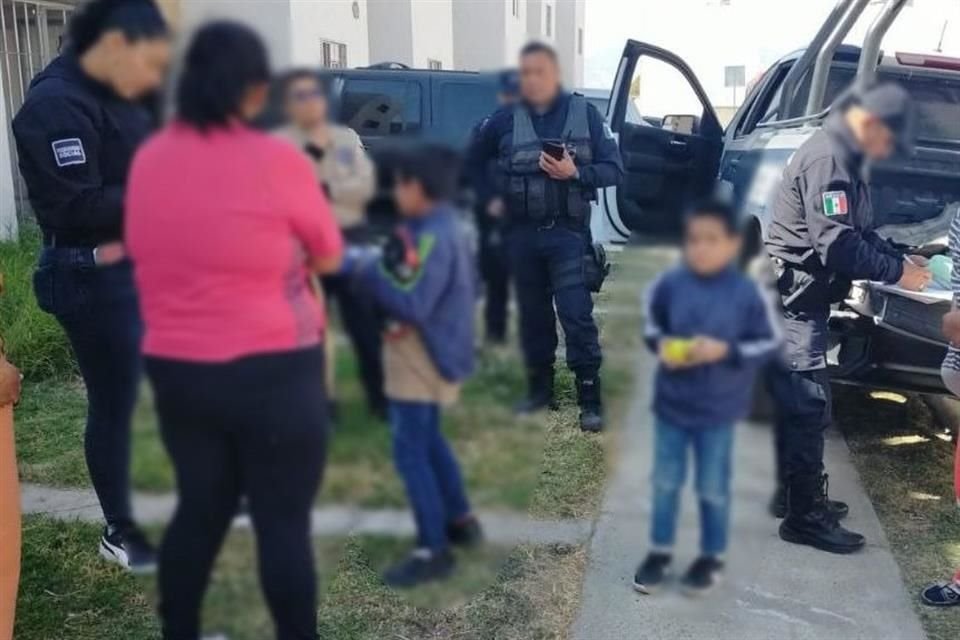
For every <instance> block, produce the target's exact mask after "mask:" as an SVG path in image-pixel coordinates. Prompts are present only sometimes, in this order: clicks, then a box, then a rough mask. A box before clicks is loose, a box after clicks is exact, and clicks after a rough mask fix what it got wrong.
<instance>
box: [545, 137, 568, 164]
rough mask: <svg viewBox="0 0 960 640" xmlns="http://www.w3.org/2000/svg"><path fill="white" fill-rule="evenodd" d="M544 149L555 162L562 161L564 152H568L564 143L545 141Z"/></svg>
mask: <svg viewBox="0 0 960 640" xmlns="http://www.w3.org/2000/svg"><path fill="white" fill-rule="evenodd" d="M542 147H543V152H544V153H545V154H547V155H548V156H550V157H551V158H553V159H554V160H562V159H563V152H564V151H566V147H565V146H564V145H563V143H562V142H556V141H554V140H544V141H543V142H542Z"/></svg>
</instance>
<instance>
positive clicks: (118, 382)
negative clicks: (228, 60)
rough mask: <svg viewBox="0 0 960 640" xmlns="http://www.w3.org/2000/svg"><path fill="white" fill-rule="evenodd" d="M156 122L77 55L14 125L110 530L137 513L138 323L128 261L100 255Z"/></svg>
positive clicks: (50, 70) (42, 85) (41, 288)
mask: <svg viewBox="0 0 960 640" xmlns="http://www.w3.org/2000/svg"><path fill="white" fill-rule="evenodd" d="M151 125H152V118H151V114H150V113H149V111H148V110H147V109H145V108H144V107H143V106H142V105H140V104H137V103H133V102H129V101H127V100H124V99H122V98H120V97H119V96H117V95H116V94H114V93H113V92H112V91H111V90H110V89H109V88H108V87H106V86H104V85H101V84H99V83H97V82H96V81H94V80H93V79H91V78H90V77H88V76H87V75H86V74H84V72H83V71H82V69H81V68H80V65H79V62H78V60H77V58H76V56H75V55H73V54H72V53H69V52H68V53H65V54H63V55H61V56H60V57H58V58H56V59H55V60H54V61H53V62H51V63H50V65H49V66H48V67H47V68H46V69H44V70H43V71H42V72H41V73H40V74H39V75H37V77H36V78H35V79H34V80H33V82H32V83H31V85H30V91H29V93H28V94H27V97H26V100H25V102H24V105H23V107H22V108H21V109H20V111H19V112H18V113H17V115H16V117H15V118H14V120H13V134H14V138H15V140H16V144H17V150H18V154H19V158H20V171H21V173H22V175H23V178H24V181H25V182H26V185H27V190H28V194H29V197H30V203H31V205H32V206H33V211H34V213H35V214H36V218H37V222H38V223H39V225H40V228H41V229H42V231H43V250H42V252H41V254H40V259H39V264H38V267H37V271H36V273H35V275H34V289H35V293H36V296H37V302H38V303H39V306H40V308H41V309H43V310H44V311H46V312H47V313H50V314H53V315H54V316H55V317H56V319H57V320H58V322H59V323H60V324H61V326H62V327H63V328H64V331H65V332H66V335H67V337H68V339H69V340H70V343H71V345H72V346H73V349H74V352H75V353H76V356H77V363H78V365H79V367H80V372H81V374H82V375H83V378H84V381H85V383H86V387H87V395H88V400H89V407H88V414H87V429H86V435H85V445H86V457H87V466H88V468H89V470H90V477H91V480H92V482H93V485H94V489H95V490H96V492H97V496H98V498H99V500H100V504H101V507H102V508H103V513H104V517H105V518H106V520H107V523H108V525H110V526H112V527H117V528H121V529H122V528H123V527H125V526H127V525H129V524H131V515H132V514H131V510H130V499H129V448H130V419H131V416H132V413H133V408H134V404H135V402H136V398H137V391H138V380H139V374H140V338H141V333H142V328H141V326H142V325H141V320H140V315H139V309H138V303H137V295H136V290H135V288H134V283H133V274H132V268H131V265H130V263H129V262H128V261H121V262H119V263H116V264H112V265H110V266H98V265H97V264H96V258H95V250H96V247H97V246H99V245H103V244H105V243H110V242H115V241H119V240H121V239H122V238H123V200H124V191H125V184H126V180H127V172H128V170H129V167H130V163H131V161H132V159H133V155H134V151H135V150H136V148H137V146H138V145H139V144H140V143H141V141H143V140H144V138H145V137H146V136H147V135H148V133H149V132H150V130H151ZM171 188H175V185H171Z"/></svg>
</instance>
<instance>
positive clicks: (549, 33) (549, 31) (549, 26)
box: [543, 4, 553, 38]
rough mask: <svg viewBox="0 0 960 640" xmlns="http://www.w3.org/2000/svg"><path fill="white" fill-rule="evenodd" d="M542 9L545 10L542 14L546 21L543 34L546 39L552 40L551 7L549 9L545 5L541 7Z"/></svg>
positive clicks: (547, 5)
mask: <svg viewBox="0 0 960 640" xmlns="http://www.w3.org/2000/svg"><path fill="white" fill-rule="evenodd" d="M543 8H544V9H545V11H544V13H545V15H546V19H547V24H546V27H545V29H544V33H546V34H547V37H548V38H552V37H553V7H551V6H550V5H549V4H546V5H544V6H543Z"/></svg>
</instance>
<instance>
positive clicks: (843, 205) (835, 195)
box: [823, 191, 849, 216]
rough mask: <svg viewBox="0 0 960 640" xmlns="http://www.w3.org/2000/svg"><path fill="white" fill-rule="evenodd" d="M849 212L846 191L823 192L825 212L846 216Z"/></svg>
mask: <svg viewBox="0 0 960 640" xmlns="http://www.w3.org/2000/svg"><path fill="white" fill-rule="evenodd" d="M848 212H849V207H848V206H847V192H846V191H826V192H824V194H823V213H824V215H827V216H845V215H847V213H848Z"/></svg>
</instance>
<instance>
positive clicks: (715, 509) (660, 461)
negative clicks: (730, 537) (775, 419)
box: [651, 419, 733, 556]
mask: <svg viewBox="0 0 960 640" xmlns="http://www.w3.org/2000/svg"><path fill="white" fill-rule="evenodd" d="M690 448H692V449H693V453H694V461H695V468H696V489H697V495H698V497H699V500H700V550H701V552H702V554H703V555H710V556H717V555H720V554H722V553H724V552H725V551H726V549H727V534H728V530H729V527H730V476H731V469H730V466H731V460H732V454H733V425H732V424H726V425H704V426H701V427H696V428H684V427H678V426H676V425H673V424H670V423H668V422H665V421H663V420H660V419H657V422H656V446H655V449H654V465H653V527H652V532H651V538H652V541H653V546H654V548H656V549H660V550H667V549H670V548H671V547H672V546H673V543H674V540H675V539H676V534H677V518H678V516H679V509H680V492H681V490H682V489H683V485H684V482H685V481H686V478H687V459H688V450H689V449H690Z"/></svg>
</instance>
